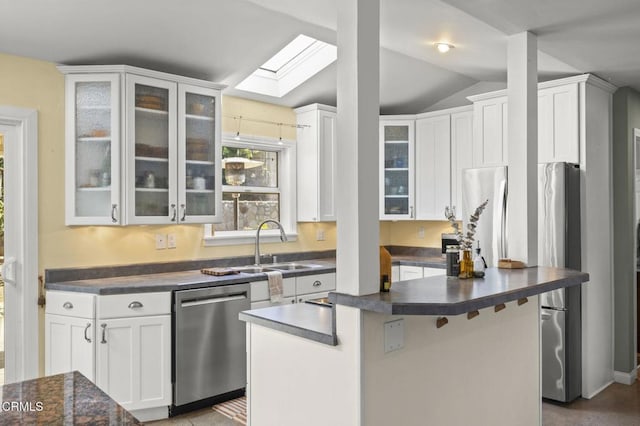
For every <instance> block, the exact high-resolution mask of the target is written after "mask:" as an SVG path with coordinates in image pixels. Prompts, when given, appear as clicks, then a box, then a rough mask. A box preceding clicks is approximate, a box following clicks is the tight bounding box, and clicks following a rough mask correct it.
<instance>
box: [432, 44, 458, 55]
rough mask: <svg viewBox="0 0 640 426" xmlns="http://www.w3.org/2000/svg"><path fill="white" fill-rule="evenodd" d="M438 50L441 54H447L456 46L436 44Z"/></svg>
mask: <svg viewBox="0 0 640 426" xmlns="http://www.w3.org/2000/svg"><path fill="white" fill-rule="evenodd" d="M435 46H436V49H438V52H440V53H447V52H448V51H449V50H451V49H453V48H454V47H455V46H454V45H453V44H449V43H435Z"/></svg>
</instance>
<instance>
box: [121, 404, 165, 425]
mask: <svg viewBox="0 0 640 426" xmlns="http://www.w3.org/2000/svg"><path fill="white" fill-rule="evenodd" d="M129 412H130V413H131V414H133V415H134V416H135V418H136V419H138V420H140V421H141V422H151V421H154V420H161V419H167V418H169V407H167V406H164V407H154V408H143V409H141V410H129Z"/></svg>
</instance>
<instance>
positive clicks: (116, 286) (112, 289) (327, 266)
mask: <svg viewBox="0 0 640 426" xmlns="http://www.w3.org/2000/svg"><path fill="white" fill-rule="evenodd" d="M392 259H393V264H394V265H411V266H426V267H431V268H444V267H445V261H444V259H442V258H441V257H439V256H437V257H436V256H427V257H425V256H409V255H394V256H393V257H392ZM335 262H336V261H335V258H322V259H305V260H301V261H296V263H301V264H312V265H314V266H315V267H313V268H309V269H302V270H294V271H282V275H283V277H285V278H288V277H296V276H304V275H315V274H328V273H331V272H335V271H336V263H335ZM263 266H268V264H264V265H263ZM101 269H102V268H101ZM81 274H82V275H84V276H91V272H90V271H89V272H87V270H82V272H81ZM57 275H58V276H59V275H61V274H60V273H57ZM65 275H66V274H65ZM78 275H80V274H78ZM53 276H54V277H55V276H56V275H53ZM265 279H266V275H265V274H264V273H257V274H248V273H239V274H233V275H225V276H221V277H214V276H211V275H205V274H203V273H201V272H200V270H189V271H177V272H163V273H144V274H137V275H126V276H115V277H105V278H84V279H75V280H74V279H71V280H67V279H65V280H60V281H48V282H47V283H46V284H45V288H46V289H47V290H59V291H77V292H83V293H92V294H100V295H108V294H125V293H147V292H158V291H174V290H188V289H193V288H201V287H214V286H220V285H231V284H238V283H246V282H251V281H261V280H265Z"/></svg>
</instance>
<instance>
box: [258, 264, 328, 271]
mask: <svg viewBox="0 0 640 426" xmlns="http://www.w3.org/2000/svg"><path fill="white" fill-rule="evenodd" d="M317 267H318V265H309V264H300V263H283V264H279V265H265V267H264V268H265V269H267V270H273V271H297V270H299V269H311V268H317Z"/></svg>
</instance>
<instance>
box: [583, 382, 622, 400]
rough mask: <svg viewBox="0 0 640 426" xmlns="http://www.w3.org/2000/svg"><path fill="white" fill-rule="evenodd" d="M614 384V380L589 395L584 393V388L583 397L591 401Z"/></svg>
mask: <svg viewBox="0 0 640 426" xmlns="http://www.w3.org/2000/svg"><path fill="white" fill-rule="evenodd" d="M612 383H614V380H611V381H610V382H607V383H605V384H604V385H602V386H601V387H600V388H598V389H596V390H595V391H593V392H591V393H589V394H585V393H584V388H583V394H582V397H583V398H585V399H591V398H593V397H594V396H596V395H597V394H599V393H600V392H602V391H603V390H605V389H606V388H608V387H609V386H610V385H611V384H612Z"/></svg>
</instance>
